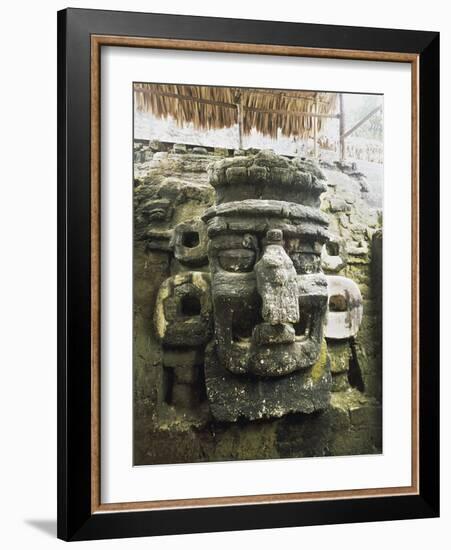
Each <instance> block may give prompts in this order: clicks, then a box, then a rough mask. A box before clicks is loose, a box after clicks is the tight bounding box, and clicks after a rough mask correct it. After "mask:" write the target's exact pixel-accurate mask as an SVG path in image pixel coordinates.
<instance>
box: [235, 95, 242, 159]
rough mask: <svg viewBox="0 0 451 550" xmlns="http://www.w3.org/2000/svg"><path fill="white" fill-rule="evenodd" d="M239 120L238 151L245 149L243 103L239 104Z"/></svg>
mask: <svg viewBox="0 0 451 550" xmlns="http://www.w3.org/2000/svg"><path fill="white" fill-rule="evenodd" d="M236 109H237V118H238V149H242V148H243V109H242V107H241V103H237V105H236Z"/></svg>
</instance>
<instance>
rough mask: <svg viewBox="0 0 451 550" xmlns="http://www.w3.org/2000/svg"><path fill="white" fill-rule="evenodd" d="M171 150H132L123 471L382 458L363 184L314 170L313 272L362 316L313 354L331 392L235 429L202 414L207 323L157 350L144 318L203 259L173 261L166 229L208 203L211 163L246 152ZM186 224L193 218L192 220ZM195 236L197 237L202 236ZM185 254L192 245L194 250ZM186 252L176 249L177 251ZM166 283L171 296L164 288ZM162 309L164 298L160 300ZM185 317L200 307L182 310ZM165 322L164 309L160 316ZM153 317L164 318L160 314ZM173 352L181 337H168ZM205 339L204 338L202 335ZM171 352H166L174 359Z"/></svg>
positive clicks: (378, 249) (376, 217) (377, 242)
mask: <svg viewBox="0 0 451 550" xmlns="http://www.w3.org/2000/svg"><path fill="white" fill-rule="evenodd" d="M254 153H256V151H254V150H248V151H245V152H237V151H235V152H234V151H231V150H227V149H215V148H205V147H192V146H186V145H181V144H168V143H159V142H151V143H150V144H147V143H143V142H136V143H135V152H134V157H135V158H134V161H135V163H134V164H135V180H134V197H135V223H134V353H133V358H134V365H133V369H134V371H133V372H134V463H135V464H136V465H139V464H159V463H179V462H199V461H223V460H241V459H263V458H289V457H308V456H338V455H352V454H374V453H380V452H382V418H381V403H382V344H381V342H382V336H381V332H382V327H381V320H382V319H381V315H382V308H381V279H382V233H381V224H382V218H381V211H380V210H379V209H378V208H377V207H375V206H374V203H375V202H376V203H377V201H375V199H374V196H372V188H371V186H369V184H368V181H367V179H366V178H365V175H364V174H362V173H361V172H359V171H358V170H357V169H356V166H353V165H352V164H341V163H332V164H328V163H321V162H320V168H321V170H322V172H323V174H324V175H325V177H326V184H327V191H326V192H325V193H324V194H323V195H322V196H321V209H322V210H323V211H324V212H325V213H326V214H327V216H328V218H329V223H330V225H329V231H330V233H331V241H330V242H329V243H328V244H327V245H326V247H325V248H324V250H323V254H322V268H323V271H324V272H325V273H326V274H328V275H329V276H330V277H334V276H345V277H348V278H350V279H352V280H353V281H354V282H355V283H357V285H358V287H359V289H360V293H361V295H362V298H363V319H362V323H361V325H360V329H359V331H358V333H357V335H356V336H355V337H351V338H349V339H340V340H335V339H327V347H324V350H323V352H322V355H321V361H323V362H324V365H325V364H326V363H327V365H330V370H331V373H332V389H333V391H332V393H331V398H330V403H329V406H328V407H327V408H326V410H324V411H318V412H314V413H311V414H304V413H296V414H288V415H286V416H283V417H282V418H266V419H261V420H254V421H246V420H244V419H238V421H237V422H218V421H217V420H215V419H214V418H213V416H212V414H211V411H210V407H209V403H208V400H207V398H206V390H205V380H204V369H203V365H204V351H203V348H202V346H198V345H197V342H201V341H204V340H206V339H208V337H209V336H208V330H209V325H208V323H207V324H205V325H204V326H200V327H199V326H198V327H191V328H192V329H193V330H192V331H191V334H194V336H193V338H194V340H193V342H192V344H193V345H191V346H190V345H189V344H190V342H187V341H185V345H183V346H182V347H178V348H177V347H175V348H171V347H169V348H165V347H164V346H162V345H161V335H162V334H165V330H166V331H167V327H166V326H165V323H164V322H163V321H164V320H163V321H161V319H160V321H158V319H159V317H158V314H157V315H155V308H156V303H157V301H158V296H159V293H160V296H161V293H166V294H165V296H166V297H167V296H169V297H170V295H171V293H175V292H178V293H179V294H180V293H182V294H183V292H185V289H186V288H188V287H189V288H191V289H192V288H194V289H198V290H199V296H201V295H202V296H203V294H201V293H202V284H203V282H202V276H200V275H199V276H196V277H195V278H193V277H192V275H190V273H191V269H193V268H192V267H190V265H192V266H195V271H196V273H200V274H201V273H205V274H206V275H205V276H207V274H208V272H209V268H208V263H206V262H207V260H206V258H201V257H196V255H195V254H194V252H193V254H192V257H188V258H187V257H181V256H180V254H181V253H182V252H181V251H180V250H179V252H177V242H181V241H180V239H187V238H189V236H190V233H189V232H186V233H184V234H183V235H178V234H176V233H175V232H174V228H175V227H176V226H177V227H178V228H179V229H178V231H180V228H182V229H183V226H184V225H183V224H184V223H190V224H192V223H193V220H197V219H198V218H199V217H200V216H201V215H202V214H203V213H204V212H205V210H206V209H207V208H208V207H210V206H212V205H213V204H214V201H215V195H214V190H213V188H212V187H211V185H210V184H209V178H208V173H207V169H208V166H209V165H210V164H211V163H212V162H213V161H218V160H221V159H222V158H224V157H229V156H230V157H232V156H233V155H248V154H254ZM196 223H197V222H196ZM198 234H199V235H200V237H197V238H201V239H202V238H203V237H202V230H199V232H198ZM195 249H196V248H195V247H194V248H193V250H195ZM184 250H186V248H185V249H184ZM171 276H173V277H174V278H173V279H171V281H172V282H171V288H167V286H168V283H167V280H168V278H169V277H171ZM168 303H170V300H169V302H168ZM186 307H187V309H188V310H189V308H195V307H204V304H203V303H201V306H197V305H196V304H192V303H189V302H187V304H186ZM165 314H166V315H170V312H169V313H168V312H167V311H166V312H165ZM163 317H164V316H163ZM166 336H167V338H172V340H171V341H172V342H175V345H176V346H177V338H184V337H185V336H184V334H182V335H181V336H180V335H177V334H171V335H167V334H166ZM204 336H205V338H204V340H203V337H204ZM174 350H175V351H174Z"/></svg>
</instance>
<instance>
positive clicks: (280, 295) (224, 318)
mask: <svg viewBox="0 0 451 550" xmlns="http://www.w3.org/2000/svg"><path fill="white" fill-rule="evenodd" d="M211 182H212V184H213V185H214V186H215V188H216V193H217V205H216V206H215V207H213V208H210V209H208V210H207V211H206V213H205V214H204V216H203V219H204V221H206V223H207V226H208V237H209V247H208V255H209V260H210V270H211V275H212V298H213V308H214V320H215V346H216V353H217V357H218V360H219V362H220V365H221V366H222V367H223V368H224V369H227V370H228V371H230V372H232V373H234V374H236V375H246V374H252V375H255V376H258V377H280V376H282V375H286V374H289V373H292V372H295V371H299V370H304V369H308V368H309V367H312V365H313V364H314V363H315V362H316V361H317V360H318V357H319V355H320V351H321V346H322V342H323V324H324V320H325V315H326V310H327V280H326V277H325V275H323V274H322V273H321V272H320V261H321V249H322V246H323V244H324V243H325V242H326V240H327V231H326V228H327V225H328V221H327V218H326V217H325V216H324V215H323V214H322V213H321V212H320V211H319V208H318V207H319V195H320V193H321V192H322V191H324V186H323V184H322V183H320V182H319V181H318V180H317V179H316V178H315V177H314V176H312V174H311V173H304V172H302V171H301V170H300V169H299V167H298V166H297V165H293V164H292V163H290V162H289V161H287V160H286V159H284V158H283V157H279V156H277V155H274V154H272V153H268V152H261V153H259V154H258V155H256V156H255V157H238V158H235V159H225V160H223V161H221V162H219V163H216V166H215V167H214V168H213V172H212V175H211ZM285 196H289V197H290V198H291V199H292V200H294V199H295V198H296V197H297V198H298V202H296V203H295V202H287V201H286V200H283V198H284V197H285ZM250 197H265V198H250ZM235 198H236V200H234V199H235ZM301 201H302V204H300V202H301Z"/></svg>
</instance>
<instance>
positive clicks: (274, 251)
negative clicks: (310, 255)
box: [255, 229, 299, 325]
mask: <svg viewBox="0 0 451 550" xmlns="http://www.w3.org/2000/svg"><path fill="white" fill-rule="evenodd" d="M255 272H256V277H257V290H258V292H259V294H260V296H261V299H262V317H263V319H264V321H266V322H267V323H269V324H270V325H279V324H284V323H296V322H297V321H299V298H298V286H297V280H296V270H295V268H294V266H293V262H292V261H291V259H290V257H289V256H288V254H287V253H286V252H285V249H284V248H283V235H282V231H281V230H280V229H272V230H269V231H268V232H267V234H266V247H265V250H264V253H263V256H262V257H261V258H260V260H259V261H258V262H257V263H256V264H255Z"/></svg>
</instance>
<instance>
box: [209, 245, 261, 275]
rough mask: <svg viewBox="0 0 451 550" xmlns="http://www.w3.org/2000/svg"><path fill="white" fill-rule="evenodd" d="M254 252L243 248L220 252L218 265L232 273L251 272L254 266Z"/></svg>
mask: <svg viewBox="0 0 451 550" xmlns="http://www.w3.org/2000/svg"><path fill="white" fill-rule="evenodd" d="M255 257H256V254H255V251H254V250H249V249H245V248H235V249H231V250H221V251H220V252H219V254H218V260H219V265H220V266H221V267H222V269H225V270H226V271H230V272H232V273H243V272H249V271H252V269H253V267H254V264H255Z"/></svg>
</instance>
